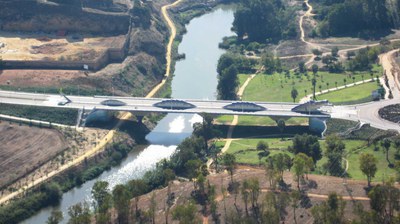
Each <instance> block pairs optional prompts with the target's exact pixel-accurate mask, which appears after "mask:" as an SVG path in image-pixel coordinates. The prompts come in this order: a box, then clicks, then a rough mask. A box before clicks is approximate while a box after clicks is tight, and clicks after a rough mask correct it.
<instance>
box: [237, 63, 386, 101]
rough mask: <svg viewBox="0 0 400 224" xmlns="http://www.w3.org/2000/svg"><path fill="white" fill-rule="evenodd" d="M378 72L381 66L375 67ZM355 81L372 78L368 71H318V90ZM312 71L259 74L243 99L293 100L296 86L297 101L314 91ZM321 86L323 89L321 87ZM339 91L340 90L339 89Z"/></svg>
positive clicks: (250, 84) (248, 87) (245, 92)
mask: <svg viewBox="0 0 400 224" xmlns="http://www.w3.org/2000/svg"><path fill="white" fill-rule="evenodd" d="M375 70H376V71H375V72H376V73H375V74H374V77H375V76H376V75H377V74H378V70H379V68H376V69H375ZM352 77H354V78H355V79H354V81H355V82H357V81H361V80H362V79H363V77H364V79H370V78H371V76H370V75H369V73H368V72H356V73H354V76H351V77H350V76H349V75H346V74H333V73H328V72H322V71H321V72H318V74H317V77H316V79H317V84H316V91H317V92H318V91H319V90H325V89H328V88H333V87H335V86H343V85H344V84H345V82H344V79H346V84H350V83H353V79H352ZM311 79H312V73H310V74H308V76H305V75H299V76H296V75H294V74H291V75H290V78H287V77H285V75H284V74H279V73H274V74H272V75H257V76H256V77H255V78H254V79H253V80H252V81H251V82H250V83H249V85H248V86H247V88H246V90H245V91H244V94H243V100H247V101H269V102H293V99H292V97H291V94H290V93H291V90H292V88H293V87H294V88H296V89H297V91H298V97H297V99H296V101H298V100H300V98H302V97H304V96H305V95H306V94H307V95H308V94H311V93H312V84H311ZM320 86H321V89H320V88H319V87H320ZM338 92H339V91H338Z"/></svg>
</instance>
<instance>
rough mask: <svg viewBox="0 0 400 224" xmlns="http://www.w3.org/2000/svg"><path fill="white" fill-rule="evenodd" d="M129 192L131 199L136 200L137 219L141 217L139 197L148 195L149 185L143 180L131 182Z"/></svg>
mask: <svg viewBox="0 0 400 224" xmlns="http://www.w3.org/2000/svg"><path fill="white" fill-rule="evenodd" d="M128 190H129V192H130V195H131V197H133V198H134V199H135V217H138V216H139V209H138V203H139V196H140V195H142V194H144V193H146V192H147V191H148V186H147V184H146V183H145V182H144V181H143V180H141V179H138V180H131V181H129V182H128Z"/></svg>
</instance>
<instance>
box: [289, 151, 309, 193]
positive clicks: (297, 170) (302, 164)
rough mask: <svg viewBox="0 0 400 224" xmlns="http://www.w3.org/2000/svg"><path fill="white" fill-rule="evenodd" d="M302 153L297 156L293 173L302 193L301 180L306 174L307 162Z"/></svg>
mask: <svg viewBox="0 0 400 224" xmlns="http://www.w3.org/2000/svg"><path fill="white" fill-rule="evenodd" d="M301 154H302V153H299V154H297V155H296V156H295V157H294V160H293V167H292V168H293V173H294V177H295V181H296V182H297V189H298V190H299V191H300V180H301V178H302V177H303V175H304V174H305V173H306V161H305V160H304V157H303V156H301Z"/></svg>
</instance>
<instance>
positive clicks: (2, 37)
mask: <svg viewBox="0 0 400 224" xmlns="http://www.w3.org/2000/svg"><path fill="white" fill-rule="evenodd" d="M0 43H1V44H0V46H2V45H3V47H1V48H0V53H1V55H2V58H3V60H60V61H77V60H95V59H96V58H97V57H99V56H100V55H102V54H103V53H104V52H106V51H107V50H108V49H109V48H122V47H123V45H124V43H125V35H119V36H104V37H99V36H90V35H83V34H77V33H75V34H68V35H66V36H61V37H60V36H57V35H56V34H55V33H52V34H47V33H24V32H21V33H15V32H6V31H1V32H0ZM88 56H90V57H88Z"/></svg>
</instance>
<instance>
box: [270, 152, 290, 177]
mask: <svg viewBox="0 0 400 224" xmlns="http://www.w3.org/2000/svg"><path fill="white" fill-rule="evenodd" d="M271 159H272V163H273V167H274V168H275V170H276V171H277V172H278V174H279V180H280V181H283V172H284V171H285V170H288V169H290V167H291V166H292V159H291V158H290V156H289V155H287V154H286V153H277V154H275V155H273V156H271Z"/></svg>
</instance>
